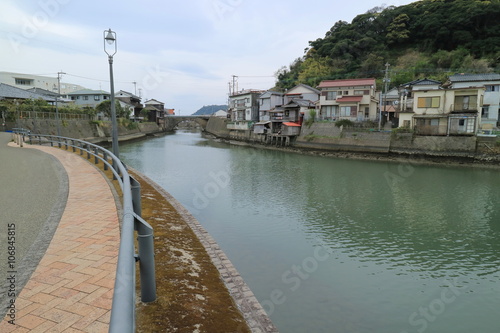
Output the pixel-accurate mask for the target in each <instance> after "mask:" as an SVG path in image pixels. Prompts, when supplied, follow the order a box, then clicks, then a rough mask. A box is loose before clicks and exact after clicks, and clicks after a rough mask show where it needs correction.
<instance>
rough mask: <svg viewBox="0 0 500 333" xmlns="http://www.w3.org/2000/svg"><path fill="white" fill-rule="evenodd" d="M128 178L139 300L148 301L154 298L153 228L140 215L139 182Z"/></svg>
mask: <svg viewBox="0 0 500 333" xmlns="http://www.w3.org/2000/svg"><path fill="white" fill-rule="evenodd" d="M129 179H130V191H131V193H132V208H133V211H134V214H135V215H134V222H135V223H134V224H135V227H134V229H135V230H137V242H138V246H139V249H138V252H139V270H140V271H139V273H140V278H141V281H140V283H141V301H143V302H145V303H149V302H153V301H155V300H156V278H155V261H154V259H155V258H154V239H153V228H152V227H151V226H150V225H149V224H148V223H147V222H146V221H144V220H143V219H142V217H141V214H142V213H141V212H142V202H141V184H140V183H139V182H138V181H137V180H136V179H135V178H134V177H132V176H129Z"/></svg>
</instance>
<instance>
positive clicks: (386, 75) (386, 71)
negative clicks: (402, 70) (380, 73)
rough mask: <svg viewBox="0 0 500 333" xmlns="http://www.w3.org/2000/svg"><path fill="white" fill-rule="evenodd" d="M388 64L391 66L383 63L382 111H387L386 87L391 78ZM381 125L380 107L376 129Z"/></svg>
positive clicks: (379, 128)
mask: <svg viewBox="0 0 500 333" xmlns="http://www.w3.org/2000/svg"><path fill="white" fill-rule="evenodd" d="M389 66H391V65H390V64H389V63H386V64H385V76H384V98H383V99H382V101H383V102H382V105H383V106H384V111H387V105H386V104H387V89H388V86H389V82H390V81H391V79H389ZM381 127H382V108H380V114H379V117H378V130H379V131H380V130H381Z"/></svg>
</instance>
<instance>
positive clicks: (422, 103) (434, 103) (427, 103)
mask: <svg viewBox="0 0 500 333" xmlns="http://www.w3.org/2000/svg"><path fill="white" fill-rule="evenodd" d="M440 101H441V97H419V98H418V105H417V106H418V107H419V108H438V107H439V102H440Z"/></svg>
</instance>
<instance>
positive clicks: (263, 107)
mask: <svg viewBox="0 0 500 333" xmlns="http://www.w3.org/2000/svg"><path fill="white" fill-rule="evenodd" d="M284 95H285V94H284V93H281V92H277V91H272V90H268V91H266V92H264V93H262V94H261V95H260V96H259V121H261V122H263V121H269V120H270V114H269V111H271V110H273V109H274V108H275V107H276V106H277V105H283V96H284Z"/></svg>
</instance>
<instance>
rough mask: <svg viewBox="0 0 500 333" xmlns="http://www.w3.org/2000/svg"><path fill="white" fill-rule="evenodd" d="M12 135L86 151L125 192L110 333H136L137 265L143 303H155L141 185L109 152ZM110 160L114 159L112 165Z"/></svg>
mask: <svg viewBox="0 0 500 333" xmlns="http://www.w3.org/2000/svg"><path fill="white" fill-rule="evenodd" d="M13 133H15V134H16V135H17V136H18V137H19V141H20V142H24V141H25V138H26V136H28V138H29V142H30V144H40V145H43V144H50V145H51V146H54V144H57V145H58V146H59V147H60V148H61V147H62V146H65V148H66V150H68V149H69V147H72V149H73V152H76V149H80V155H83V153H84V152H87V159H90V158H91V156H94V163H95V164H98V162H99V161H102V162H103V163H104V169H105V170H108V169H110V170H111V171H112V172H113V176H114V179H116V180H118V183H119V184H120V187H121V190H122V193H123V203H122V204H123V217H122V230H121V236H120V248H119V253H118V263H117V267H116V278H115V285H114V292H113V304H112V308H111V319H110V324H109V332H113V333H114V332H117V333H122V332H134V331H135V262H136V261H139V269H140V282H141V301H143V302H153V301H154V300H156V280H155V264H154V248H153V228H152V227H151V226H150V225H149V224H148V223H147V222H146V221H144V220H143V219H142V217H141V194H140V184H139V182H138V181H137V180H135V179H134V178H133V177H132V176H130V174H129V173H128V171H127V168H126V166H125V165H124V164H123V163H122V161H121V160H120V159H119V158H118V157H116V156H115V155H114V154H113V153H112V152H110V151H109V150H107V149H105V148H103V147H101V146H98V145H95V144H92V143H90V142H86V141H83V140H78V139H73V138H66V137H61V136H54V135H44V134H33V133H30V131H28V130H25V129H21V128H14V129H13ZM21 145H22V144H21ZM108 158H110V159H111V163H109V161H108ZM135 230H137V234H138V255H135V246H134V231H135Z"/></svg>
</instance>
